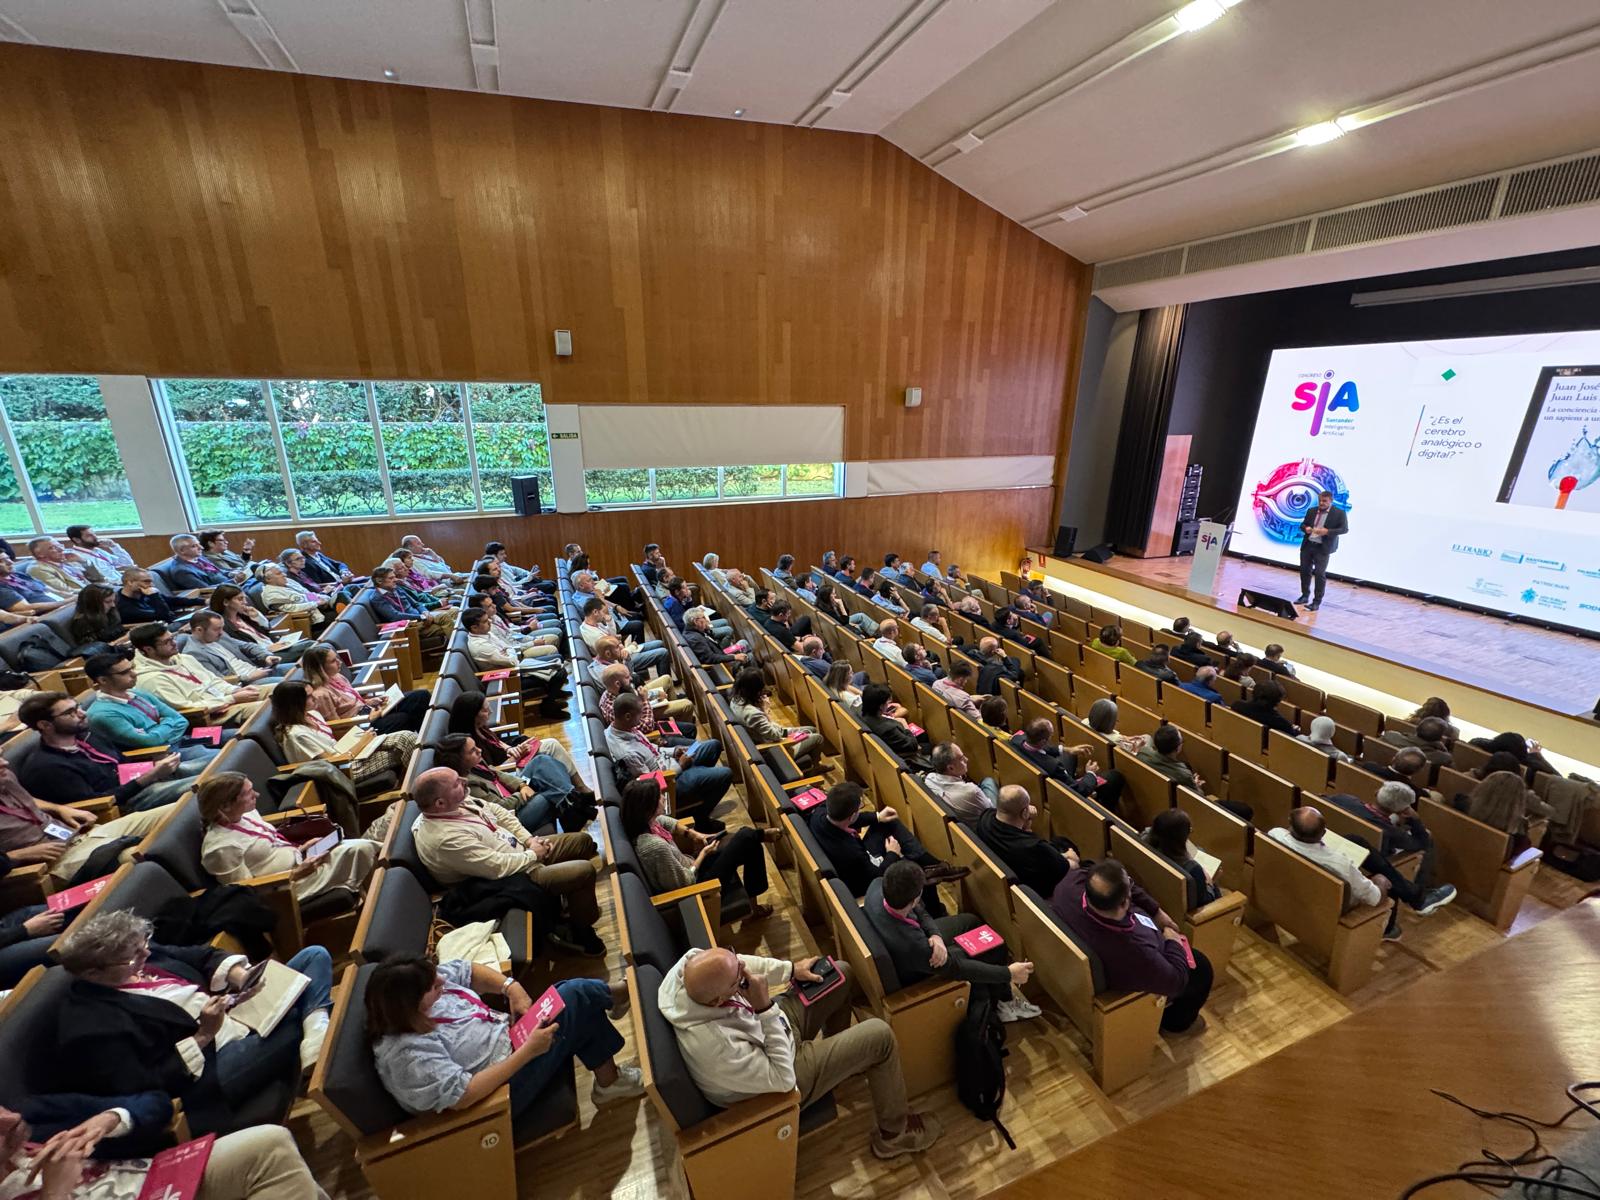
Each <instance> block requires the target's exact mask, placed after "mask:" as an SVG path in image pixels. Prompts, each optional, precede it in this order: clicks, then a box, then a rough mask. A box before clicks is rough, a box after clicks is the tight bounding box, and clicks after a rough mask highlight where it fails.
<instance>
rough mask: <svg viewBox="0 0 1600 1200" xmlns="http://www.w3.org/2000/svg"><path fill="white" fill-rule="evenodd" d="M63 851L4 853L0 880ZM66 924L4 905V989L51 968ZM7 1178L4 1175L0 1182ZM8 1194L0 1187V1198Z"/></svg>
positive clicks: (42, 910)
mask: <svg viewBox="0 0 1600 1200" xmlns="http://www.w3.org/2000/svg"><path fill="white" fill-rule="evenodd" d="M61 849H62V846H61V843H60V842H58V841H55V840H54V839H50V838H46V839H45V840H44V841H42V842H38V843H36V844H35V845H33V846H26V847H22V848H20V849H17V850H13V851H12V852H11V853H10V854H0V879H4V878H5V876H6V875H8V874H10V872H11V869H12V868H13V867H23V866H29V865H31V864H33V863H47V862H52V861H54V859H55V857H57V856H59V855H60V853H61ZM66 923H67V914H66V913H64V912H51V911H50V909H49V908H47V907H46V906H45V905H43V904H24V905H20V906H17V905H16V904H15V901H14V900H12V901H6V902H4V903H3V904H0V990H6V991H9V990H10V989H11V988H14V987H16V986H17V984H19V983H21V982H22V979H23V976H25V975H27V973H28V972H29V971H31V970H33V969H34V968H35V967H47V966H49V965H50V947H51V946H52V945H54V944H55V940H56V935H57V934H58V933H60V932H61V930H62V929H63V928H65V926H66ZM3 1111H4V1110H3V1109H0V1112H3ZM4 1178H5V1176H4V1175H3V1174H0V1179H4ZM5 1195H6V1193H5V1191H4V1187H3V1185H0V1196H5Z"/></svg>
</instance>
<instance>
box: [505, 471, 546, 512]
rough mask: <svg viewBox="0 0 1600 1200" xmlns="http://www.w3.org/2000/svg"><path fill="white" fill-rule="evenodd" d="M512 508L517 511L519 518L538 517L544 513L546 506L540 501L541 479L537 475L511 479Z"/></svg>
mask: <svg viewBox="0 0 1600 1200" xmlns="http://www.w3.org/2000/svg"><path fill="white" fill-rule="evenodd" d="M511 507H512V508H513V509H515V510H516V514H517V516H519V517H536V516H538V515H539V514H540V513H542V512H543V511H544V506H543V504H542V503H541V502H540V499H539V477H538V476H537V475H513V476H512V477H511Z"/></svg>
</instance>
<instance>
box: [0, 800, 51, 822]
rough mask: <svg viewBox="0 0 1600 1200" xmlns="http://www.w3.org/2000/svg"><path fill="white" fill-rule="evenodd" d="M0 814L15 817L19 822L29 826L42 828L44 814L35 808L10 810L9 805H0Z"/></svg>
mask: <svg viewBox="0 0 1600 1200" xmlns="http://www.w3.org/2000/svg"><path fill="white" fill-rule="evenodd" d="M0 813H5V814H6V816H8V817H15V818H17V820H19V821H26V822H28V824H30V825H38V826H39V827H40V828H43V827H44V814H43V813H42V812H40V811H39V810H38V809H36V808H12V807H11V805H9V804H0Z"/></svg>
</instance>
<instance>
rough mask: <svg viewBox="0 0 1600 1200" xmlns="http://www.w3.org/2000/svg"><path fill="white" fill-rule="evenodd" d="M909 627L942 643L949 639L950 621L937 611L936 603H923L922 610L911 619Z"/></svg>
mask: <svg viewBox="0 0 1600 1200" xmlns="http://www.w3.org/2000/svg"><path fill="white" fill-rule="evenodd" d="M911 627H912V628H913V629H916V630H918V631H919V632H921V633H923V634H925V635H926V636H928V637H931V638H934V639H936V640H937V641H939V642H942V643H948V642H949V641H950V640H951V637H950V622H949V620H947V619H946V617H945V615H944V614H943V613H942V612H940V611H939V606H938V605H937V604H924V605H923V606H922V611H921V612H920V613H919V614H918V615H917V617H916V618H915V619H913V620H912V622H911Z"/></svg>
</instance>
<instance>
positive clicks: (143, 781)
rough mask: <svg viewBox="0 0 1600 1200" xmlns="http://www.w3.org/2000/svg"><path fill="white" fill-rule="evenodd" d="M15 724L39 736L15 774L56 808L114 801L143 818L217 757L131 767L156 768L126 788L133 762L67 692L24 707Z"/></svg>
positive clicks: (43, 695) (184, 754) (187, 755)
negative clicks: (124, 770) (125, 774)
mask: <svg viewBox="0 0 1600 1200" xmlns="http://www.w3.org/2000/svg"><path fill="white" fill-rule="evenodd" d="M17 718H18V720H19V722H20V723H21V724H22V726H23V728H25V729H31V730H33V731H34V732H35V733H37V734H38V735H39V744H38V746H36V747H35V748H34V751H33V753H32V754H30V755H28V756H27V757H26V758H25V759H23V761H22V766H21V769H20V770H19V771H18V772H17V775H18V779H19V781H20V782H21V784H22V786H23V787H24V788H26V789H27V790H28V792H29V793H31V794H32V795H35V796H43V797H45V798H47V799H49V800H50V801H51V802H52V803H55V804H76V803H77V802H79V801H81V800H92V799H94V798H95V797H96V796H110V797H111V798H112V799H113V800H114V801H115V802H116V805H117V808H118V810H119V811H121V812H125V813H131V812H142V811H144V810H146V809H151V808H159V807H161V806H163V805H166V804H171V803H172V802H173V801H174V800H176V799H178V798H179V797H180V796H182V795H183V793H184V792H186V791H187V790H188V789H189V788H190V787H191V786H193V785H192V784H191V782H190V781H191V780H192V779H193V778H194V777H195V776H196V775H198V774H200V772H201V771H203V770H205V767H206V764H207V763H208V762H210V761H211V760H212V759H213V758H215V757H216V754H217V752H216V751H215V750H213V749H210V748H209V747H201V746H189V747H185V748H184V749H183V750H181V751H174V752H172V753H170V754H163V755H162V756H161V757H160V758H149V757H148V756H147V757H144V758H140V759H137V760H133V761H138V762H150V763H153V764H154V765H153V766H152V767H151V768H150V769H149V770H148V771H146V772H145V773H144V774H143V775H140V776H139V777H138V778H137V779H130V780H128V782H127V783H123V782H122V780H121V776H120V773H119V770H118V769H119V768H120V767H121V766H122V765H123V763H124V762H126V761H129V760H126V759H124V758H123V756H122V755H121V754H119V753H118V752H117V748H116V747H115V746H113V745H112V744H111V743H110V742H108V741H106V740H105V739H104V738H101V737H99V736H98V735H96V734H95V733H94V732H93V731H92V730H90V728H89V718H88V715H87V714H86V713H85V712H84V711H83V709H81V708H79V707H78V702H77V700H75V699H73V697H71V696H69V695H67V694H66V693H65V692H40V693H38V694H37V695H35V696H30V697H29V698H28V699H26V700H24V701H23V702H22V707H21V708H19V709H18V710H17Z"/></svg>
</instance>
